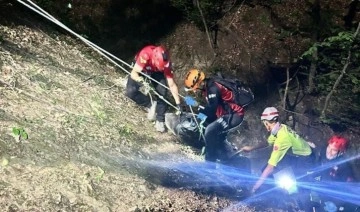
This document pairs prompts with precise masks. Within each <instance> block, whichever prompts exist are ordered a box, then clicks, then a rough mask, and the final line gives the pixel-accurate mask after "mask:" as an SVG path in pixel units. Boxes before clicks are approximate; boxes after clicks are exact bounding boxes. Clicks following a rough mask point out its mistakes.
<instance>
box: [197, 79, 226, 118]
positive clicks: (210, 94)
mask: <svg viewBox="0 0 360 212" xmlns="http://www.w3.org/2000/svg"><path fill="white" fill-rule="evenodd" d="M220 101H221V93H220V90H219V89H218V87H217V86H216V85H212V86H210V87H209V88H208V90H207V104H206V106H205V107H203V108H201V107H199V112H200V113H203V114H205V115H207V116H208V117H214V116H216V110H217V108H218V106H219V103H220Z"/></svg>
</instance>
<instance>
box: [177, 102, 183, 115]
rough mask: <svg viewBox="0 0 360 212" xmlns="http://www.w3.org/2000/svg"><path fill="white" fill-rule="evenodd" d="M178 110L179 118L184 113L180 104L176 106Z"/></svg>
mask: <svg viewBox="0 0 360 212" xmlns="http://www.w3.org/2000/svg"><path fill="white" fill-rule="evenodd" d="M176 109H177V110H176V112H175V114H176V115H178V116H180V115H181V114H182V112H183V111H182V108H181V106H180V104H177V105H176Z"/></svg>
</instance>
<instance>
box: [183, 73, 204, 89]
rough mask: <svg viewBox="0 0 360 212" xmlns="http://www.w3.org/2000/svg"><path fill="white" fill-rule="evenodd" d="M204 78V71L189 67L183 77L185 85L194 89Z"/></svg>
mask: <svg viewBox="0 0 360 212" xmlns="http://www.w3.org/2000/svg"><path fill="white" fill-rule="evenodd" d="M204 79H205V74H204V72H202V71H199V70H198V69H190V71H189V72H188V73H187V74H186V77H185V87H186V88H187V89H190V90H196V89H197V88H198V87H199V85H200V83H201V82H202V81H203V80H204Z"/></svg>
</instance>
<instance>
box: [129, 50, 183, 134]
mask: <svg viewBox="0 0 360 212" xmlns="http://www.w3.org/2000/svg"><path fill="white" fill-rule="evenodd" d="M135 60H136V61H135V65H134V67H133V69H132V71H131V73H130V77H129V79H128V82H127V85H126V96H128V97H129V98H130V99H132V100H133V101H135V102H136V104H138V105H140V106H144V107H146V108H147V109H148V112H149V114H148V119H150V120H151V119H153V118H154V116H155V114H156V123H155V128H156V130H157V131H159V132H165V124H164V121H165V112H166V110H167V106H168V105H167V104H166V102H164V101H163V100H162V99H160V98H158V101H157V102H154V103H153V104H152V103H151V99H150V97H149V96H148V95H144V94H143V93H142V92H140V91H139V88H140V87H141V86H143V85H146V86H149V83H151V84H152V86H153V87H154V88H155V90H156V92H157V93H159V94H160V95H161V96H163V97H164V98H165V96H166V94H167V88H165V87H164V86H161V85H159V84H158V83H157V82H159V83H161V84H163V85H165V86H166V85H167V86H168V87H169V89H170V92H171V94H172V96H173V98H174V100H175V103H176V104H177V107H178V109H179V110H180V98H179V92H178V87H177V85H176V83H175V81H174V78H173V77H174V76H173V71H172V67H171V61H170V56H169V53H168V52H167V50H166V49H165V48H164V47H163V46H153V45H149V46H145V47H144V48H143V49H141V50H140V51H139V52H138V53H137V54H136V56H135ZM141 72H142V73H143V74H146V75H148V76H150V77H151V78H152V79H154V80H156V81H157V82H154V81H153V80H151V81H149V79H147V77H144V76H143V74H141Z"/></svg>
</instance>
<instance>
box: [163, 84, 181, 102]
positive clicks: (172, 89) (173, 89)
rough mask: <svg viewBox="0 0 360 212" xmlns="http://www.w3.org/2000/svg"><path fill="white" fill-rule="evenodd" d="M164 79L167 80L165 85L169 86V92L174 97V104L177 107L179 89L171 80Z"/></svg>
mask: <svg viewBox="0 0 360 212" xmlns="http://www.w3.org/2000/svg"><path fill="white" fill-rule="evenodd" d="M166 79H167V83H168V85H169V89H170V92H171V94H172V96H173V97H174V100H175V103H176V104H177V105H179V104H180V97H179V89H178V87H177V85H176V83H175V81H174V79H173V78H166Z"/></svg>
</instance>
